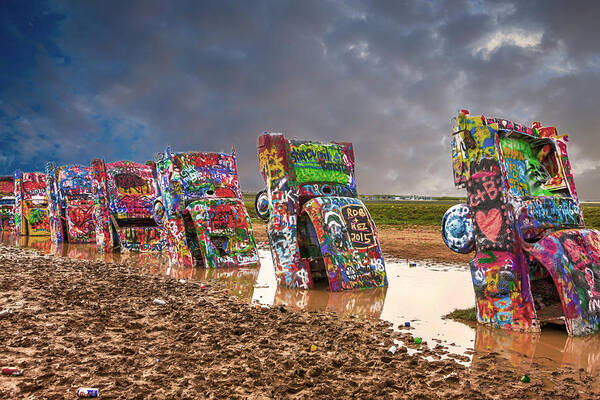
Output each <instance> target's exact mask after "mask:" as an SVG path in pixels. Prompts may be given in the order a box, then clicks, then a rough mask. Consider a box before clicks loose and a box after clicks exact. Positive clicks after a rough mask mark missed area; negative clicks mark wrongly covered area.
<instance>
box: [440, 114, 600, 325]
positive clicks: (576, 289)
mask: <svg viewBox="0 0 600 400" xmlns="http://www.w3.org/2000/svg"><path fill="white" fill-rule="evenodd" d="M457 123H458V124H457V127H456V129H455V132H454V134H453V136H454V139H453V141H452V166H453V169H454V182H455V184H456V185H457V186H459V187H466V189H467V195H468V198H467V200H468V201H467V203H468V205H466V206H465V205H459V206H455V207H453V208H451V209H450V210H448V211H447V213H446V215H445V216H444V220H443V225H442V235H443V238H444V241H445V242H446V244H447V245H448V247H449V248H450V249H451V250H453V251H456V252H464V250H467V251H469V250H476V254H475V257H474V259H473V261H472V262H471V274H472V279H473V287H474V289H475V295H476V299H477V319H478V321H479V322H480V323H484V324H488V325H491V326H495V327H502V328H506V329H512V330H522V331H539V330H540V325H541V323H545V322H548V321H559V320H565V321H566V325H567V330H568V332H569V334H572V335H586V334H589V333H592V332H595V331H598V330H599V328H600V326H599V322H598V321H599V319H598V314H597V313H598V312H600V283H598V284H596V282H598V280H599V279H600V275H599V273H600V240H599V239H598V238H599V236H598V235H599V233H598V232H596V231H592V230H586V229H584V227H585V225H584V220H583V215H582V213H581V208H580V206H579V200H578V198H577V192H576V190H575V185H574V182H573V177H572V174H571V172H570V171H571V167H570V164H569V160H568V156H567V151H566V143H567V136H566V135H563V136H561V135H559V134H558V131H557V130H556V128H555V127H543V126H542V125H541V124H540V123H539V122H537V123H534V124H533V126H532V128H526V127H524V126H523V125H520V124H516V123H513V122H511V121H507V120H502V119H495V118H487V117H484V116H474V117H472V116H470V115H469V112H468V111H467V110H461V111H460V112H459V116H458V118H457ZM464 207H466V208H467V210H466V211H465V210H464V209H463V208H464ZM459 210H462V211H460V212H459ZM471 226H472V227H473V233H474V237H475V240H474V244H475V245H474V246H469V245H468V243H469V241H470V240H471V239H470V238H471V236H470V232H469V228H470V227H471ZM597 296H598V297H597ZM561 305H562V306H561Z"/></svg>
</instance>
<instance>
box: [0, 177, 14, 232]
mask: <svg viewBox="0 0 600 400" xmlns="http://www.w3.org/2000/svg"><path fill="white" fill-rule="evenodd" d="M14 230H15V180H14V178H13V177H12V176H0V231H1V232H13V231H14Z"/></svg>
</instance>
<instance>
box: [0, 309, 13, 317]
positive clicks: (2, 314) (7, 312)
mask: <svg viewBox="0 0 600 400" xmlns="http://www.w3.org/2000/svg"><path fill="white" fill-rule="evenodd" d="M12 313H13V310H11V309H10V308H7V309H6V310H2V311H0V318H1V317H6V316H7V315H10V314H12Z"/></svg>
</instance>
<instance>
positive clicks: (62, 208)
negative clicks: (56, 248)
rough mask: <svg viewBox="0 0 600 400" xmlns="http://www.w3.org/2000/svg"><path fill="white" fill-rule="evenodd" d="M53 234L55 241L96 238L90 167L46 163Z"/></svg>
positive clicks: (88, 241) (51, 234)
mask: <svg viewBox="0 0 600 400" xmlns="http://www.w3.org/2000/svg"><path fill="white" fill-rule="evenodd" d="M46 175H47V177H48V178H47V179H48V181H47V188H48V210H49V212H50V236H51V237H52V241H53V242H56V243H62V242H69V243H91V242H94V241H95V238H96V228H95V225H94V200H93V197H92V177H91V169H90V167H81V166H79V165H64V166H61V167H56V166H55V165H54V163H48V164H47V166H46Z"/></svg>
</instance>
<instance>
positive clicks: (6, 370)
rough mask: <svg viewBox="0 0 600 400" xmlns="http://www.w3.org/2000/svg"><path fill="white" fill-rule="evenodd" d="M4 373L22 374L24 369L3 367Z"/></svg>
mask: <svg viewBox="0 0 600 400" xmlns="http://www.w3.org/2000/svg"><path fill="white" fill-rule="evenodd" d="M2 375H11V376H21V375H23V370H22V369H19V368H17V367H2Z"/></svg>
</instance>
